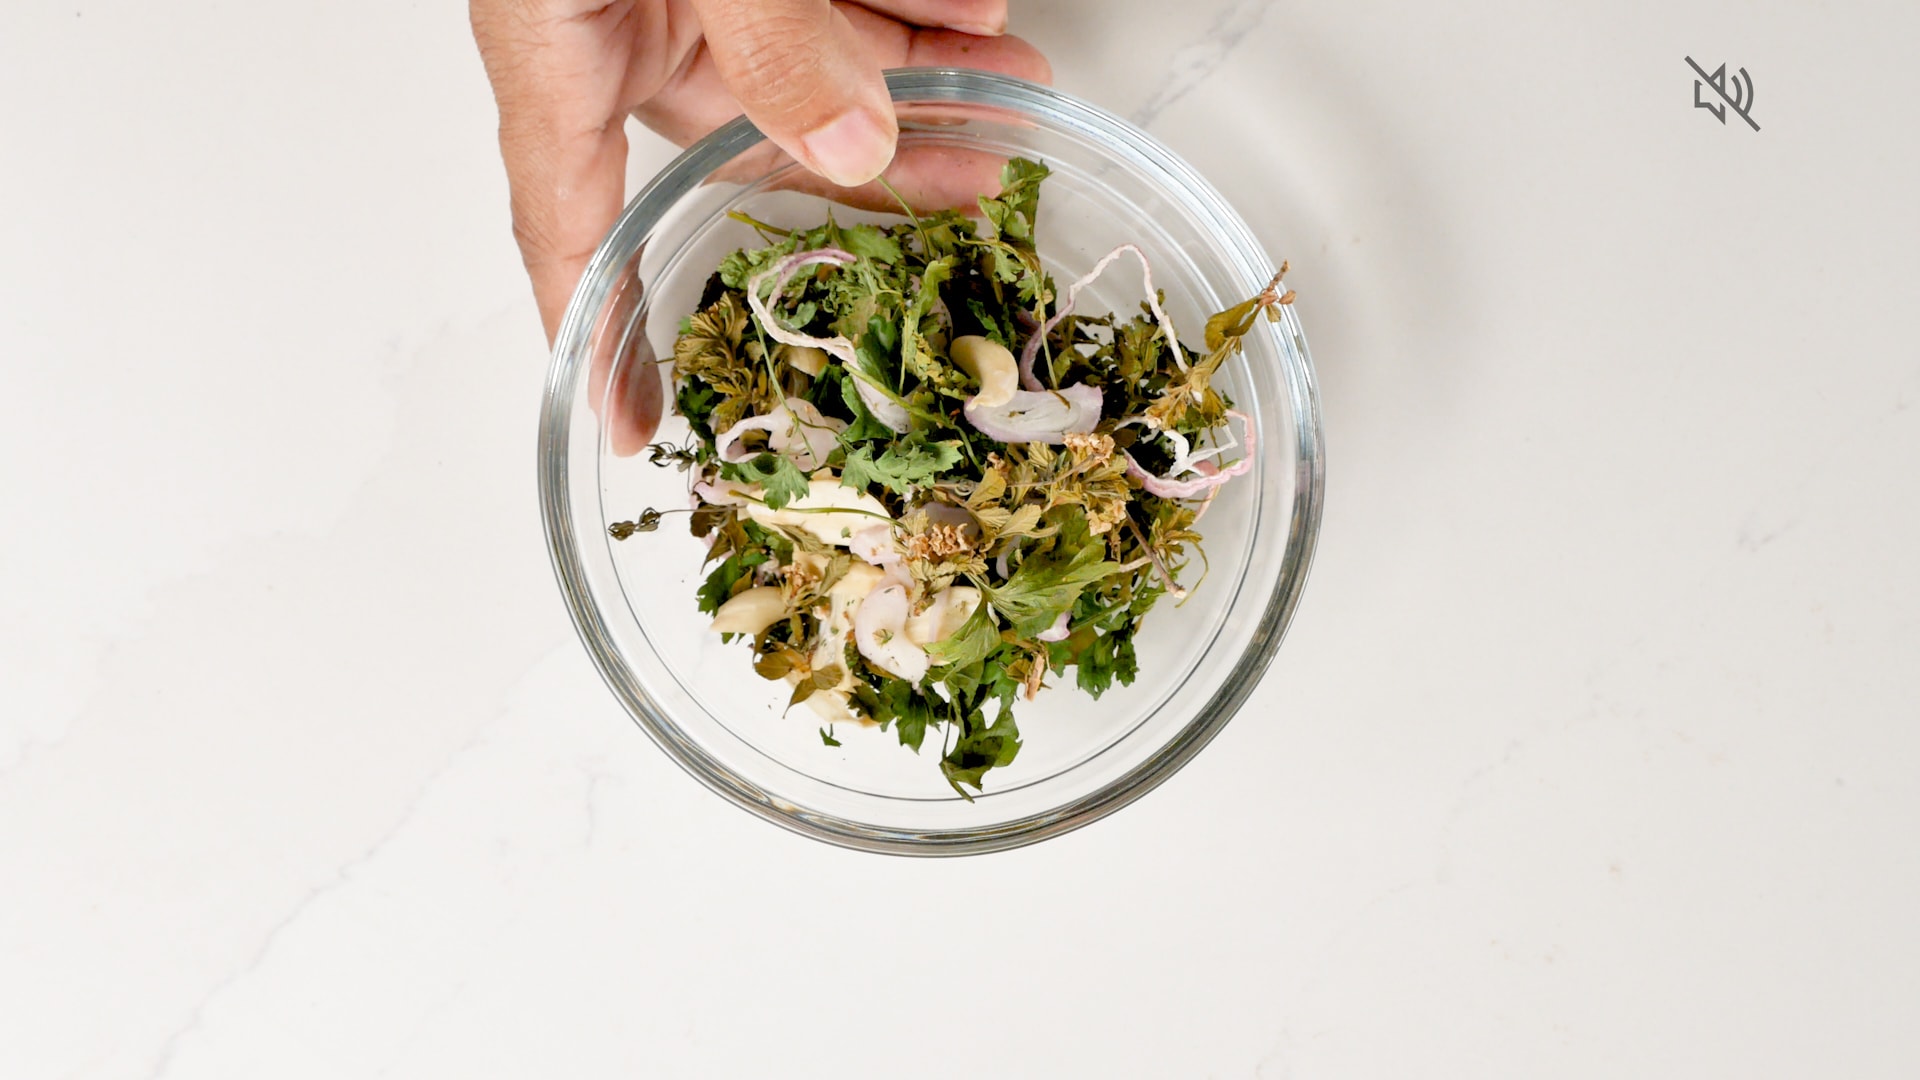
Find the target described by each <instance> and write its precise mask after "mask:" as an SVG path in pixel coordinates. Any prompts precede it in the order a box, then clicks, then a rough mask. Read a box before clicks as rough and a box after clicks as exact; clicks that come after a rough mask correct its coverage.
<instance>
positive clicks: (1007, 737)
mask: <svg viewBox="0 0 1920 1080" xmlns="http://www.w3.org/2000/svg"><path fill="white" fill-rule="evenodd" d="M982 720H983V718H980V717H979V715H978V714H977V713H976V714H975V715H974V716H970V717H968V718H967V719H966V720H965V721H964V722H963V723H962V724H961V725H960V726H961V727H962V728H963V729H964V730H963V731H962V732H961V733H960V739H959V741H958V742H956V743H954V746H953V750H952V751H951V752H949V753H948V754H947V756H946V757H945V758H942V759H941V761H940V771H941V773H943V774H945V776H946V778H947V783H949V784H952V785H953V790H955V791H957V792H959V793H960V797H961V798H963V799H965V800H967V801H968V802H972V801H973V796H971V795H969V794H967V792H966V789H965V788H962V787H961V786H960V785H962V784H965V785H967V786H968V787H971V788H973V790H975V791H980V790H982V788H981V786H980V780H981V778H982V777H983V776H985V775H986V772H987V770H988V769H996V768H999V767H1000V766H1002V765H1011V764H1013V759H1014V758H1015V757H1017V756H1018V755H1019V753H1020V728H1019V727H1018V726H1016V725H1015V724H1014V722H1013V714H1012V713H1011V712H1008V711H1007V710H1005V709H1002V710H1000V715H999V717H998V718H997V719H995V720H994V722H993V725H992V726H991V727H988V726H987V725H986V724H984V723H983V722H982Z"/></svg>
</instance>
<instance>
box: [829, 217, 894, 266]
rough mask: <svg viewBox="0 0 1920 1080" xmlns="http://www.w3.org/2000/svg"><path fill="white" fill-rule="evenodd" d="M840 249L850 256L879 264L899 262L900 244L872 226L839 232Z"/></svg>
mask: <svg viewBox="0 0 1920 1080" xmlns="http://www.w3.org/2000/svg"><path fill="white" fill-rule="evenodd" d="M840 247H841V248H842V249H843V250H845V251H847V252H848V253H850V254H853V255H858V256H860V257H861V258H863V259H872V260H873V261H874V262H880V263H888V264H892V263H897V262H899V261H900V256H901V252H900V242H899V241H897V240H895V239H894V238H893V237H891V236H888V235H887V234H886V233H883V232H881V231H880V230H879V229H878V228H876V227H875V226H872V225H853V226H847V227H843V228H841V230H840Z"/></svg>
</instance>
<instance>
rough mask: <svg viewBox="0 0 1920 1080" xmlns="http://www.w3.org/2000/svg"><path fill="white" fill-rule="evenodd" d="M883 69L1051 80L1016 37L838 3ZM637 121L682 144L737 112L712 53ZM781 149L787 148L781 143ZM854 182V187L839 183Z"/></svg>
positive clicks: (699, 57) (696, 59)
mask: <svg viewBox="0 0 1920 1080" xmlns="http://www.w3.org/2000/svg"><path fill="white" fill-rule="evenodd" d="M840 8H841V12H842V13H843V14H844V15H845V16H846V17H847V19H848V21H849V22H850V23H852V25H853V28H854V29H855V30H857V31H859V32H860V34H861V35H862V36H863V37H864V38H865V39H866V41H867V47H868V49H869V50H871V52H872V53H873V55H874V57H875V58H876V59H877V60H878V62H879V63H880V65H881V66H882V67H887V68H896V67H961V68H973V69H975V70H979V71H992V72H997V73H999V74H1002V75H1012V76H1014V77H1015V78H1020V79H1027V80H1029V81H1032V82H1040V83H1045V82H1052V81H1053V68H1052V67H1051V66H1050V65H1049V64H1048V63H1047V58H1046V57H1045V56H1043V55H1041V53H1040V51H1039V50H1038V49H1035V48H1034V47H1033V46H1032V45H1029V44H1027V43H1026V42H1025V41H1022V40H1020V39H1019V38H1017V37H993V38H983V37H976V36H974V35H972V34H963V33H958V32H955V31H951V30H927V29H915V28H913V27H908V26H903V25H901V24H900V23H898V22H896V21H894V20H893V19H890V18H886V17H883V16H880V15H875V14H874V13H872V12H870V11H867V10H866V9H864V8H861V7H857V6H855V5H852V4H844V5H841V6H840ZM634 115H635V116H637V117H639V118H640V122H641V123H643V124H645V125H647V126H648V127H649V128H652V129H653V130H654V131H657V132H659V133H660V134H662V135H664V136H666V137H667V138H669V139H671V140H673V141H674V142H676V143H678V144H680V145H681V146H687V145H690V144H692V143H693V142H695V141H697V140H698V139H700V137H701V136H704V135H706V134H707V133H708V132H710V131H712V130H713V129H715V128H717V127H719V126H720V125H722V124H724V123H726V122H727V121H729V120H731V119H733V118H734V117H736V116H738V115H740V109H739V106H738V105H737V104H736V103H735V102H734V100H733V97H732V95H731V94H729V93H728V92H727V87H726V85H725V84H724V83H723V82H722V80H721V76H720V70H719V68H718V67H717V66H716V63H715V60H714V57H713V54H712V52H711V51H710V50H709V49H708V48H706V47H705V46H702V47H700V48H699V49H698V50H697V51H696V52H695V53H694V55H693V57H692V58H691V59H690V60H689V61H688V62H687V63H686V65H685V66H684V67H682V68H681V69H680V70H679V72H678V73H677V74H676V75H675V76H674V78H673V79H671V80H669V81H668V82H667V84H666V85H665V86H663V87H662V88H661V90H660V92H659V93H657V94H655V95H654V96H653V98H652V99H650V100H649V101H647V102H646V103H645V104H643V105H641V106H639V107H638V108H636V109H635V110H634ZM781 149H783V150H786V149H787V147H786V146H785V145H784V144H781ZM842 186H853V185H842Z"/></svg>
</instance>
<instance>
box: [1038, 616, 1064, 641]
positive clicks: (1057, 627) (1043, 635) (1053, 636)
mask: <svg viewBox="0 0 1920 1080" xmlns="http://www.w3.org/2000/svg"><path fill="white" fill-rule="evenodd" d="M1070 614H1072V613H1071V612H1066V611H1063V612H1061V613H1060V617H1059V618H1057V619H1055V620H1053V625H1052V626H1049V627H1047V628H1046V629H1045V630H1042V631H1040V632H1039V633H1038V634H1035V635H1034V636H1033V640H1035V641H1065V640H1067V635H1068V634H1070V633H1072V631H1070V630H1068V629H1067V623H1068V622H1069V621H1070V620H1069V618H1068V616H1069V615H1070Z"/></svg>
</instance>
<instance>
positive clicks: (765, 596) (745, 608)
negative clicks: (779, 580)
mask: <svg viewBox="0 0 1920 1080" xmlns="http://www.w3.org/2000/svg"><path fill="white" fill-rule="evenodd" d="M786 613H787V600H786V597H784V596H781V595H780V589H779V588H778V587H777V586H773V585H761V586H758V587H756V588H752V589H748V590H747V591H746V592H743V593H741V594H740V595H738V596H735V597H734V598H733V599H731V600H729V601H727V602H726V603H724V604H721V605H720V610H719V611H717V612H714V615H713V622H712V623H710V624H709V625H708V627H707V629H709V630H712V631H713V632H715V633H718V634H758V633H759V632H760V631H762V630H765V629H766V628H767V627H769V626H772V625H773V624H774V622H775V621H776V620H778V619H779V618H780V616H782V615H785V614H786Z"/></svg>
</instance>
